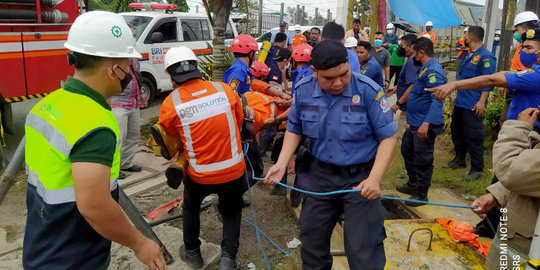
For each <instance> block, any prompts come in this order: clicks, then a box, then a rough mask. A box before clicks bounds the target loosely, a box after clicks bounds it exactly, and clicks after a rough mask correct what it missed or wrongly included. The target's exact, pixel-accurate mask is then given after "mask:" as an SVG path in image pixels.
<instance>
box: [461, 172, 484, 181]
mask: <svg viewBox="0 0 540 270" xmlns="http://www.w3.org/2000/svg"><path fill="white" fill-rule="evenodd" d="M483 175H484V173H482V172H480V171H468V172H467V173H466V174H465V175H463V179H465V181H474V180H478V179H480V178H482V176H483Z"/></svg>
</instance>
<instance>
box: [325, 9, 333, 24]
mask: <svg viewBox="0 0 540 270" xmlns="http://www.w3.org/2000/svg"><path fill="white" fill-rule="evenodd" d="M331 19H332V14H330V9H328V10H327V11H326V20H327V21H326V23H329V22H330V20H331Z"/></svg>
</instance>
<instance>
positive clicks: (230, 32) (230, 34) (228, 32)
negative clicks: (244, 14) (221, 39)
mask: <svg viewBox="0 0 540 270" xmlns="http://www.w3.org/2000/svg"><path fill="white" fill-rule="evenodd" d="M225 39H234V33H233V30H232V27H231V23H227V29H225Z"/></svg>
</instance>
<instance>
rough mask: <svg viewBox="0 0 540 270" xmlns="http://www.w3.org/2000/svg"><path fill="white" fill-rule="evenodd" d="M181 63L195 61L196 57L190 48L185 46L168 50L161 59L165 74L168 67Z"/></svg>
mask: <svg viewBox="0 0 540 270" xmlns="http://www.w3.org/2000/svg"><path fill="white" fill-rule="evenodd" d="M182 61H197V56H196V55H195V53H194V52H193V51H192V50H191V49H190V48H188V47H185V46H180V47H173V48H170V49H169V50H168V51H167V53H166V54H165V58H164V59H163V64H164V65H165V72H167V68H168V67H170V66H172V65H174V64H176V63H180V62H182Z"/></svg>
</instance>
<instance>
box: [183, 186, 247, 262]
mask: <svg viewBox="0 0 540 270" xmlns="http://www.w3.org/2000/svg"><path fill="white" fill-rule="evenodd" d="M244 182H245V179H244V176H243V175H242V177H240V178H238V179H236V180H234V181H231V182H227V183H223V184H215V185H202V184H199V183H196V182H194V181H193V180H191V179H189V177H187V179H186V181H184V184H185V188H184V206H183V226H184V244H185V246H186V249H190V250H193V249H197V248H199V247H200V246H201V241H200V240H199V234H200V227H201V220H200V213H201V203H202V201H203V199H204V198H205V197H206V196H208V195H210V194H213V193H217V194H218V196H219V206H218V209H219V213H220V214H221V216H222V217H223V240H222V241H221V250H222V256H225V257H229V258H233V259H234V258H236V254H237V253H238V246H239V237H240V222H241V218H242V193H243V192H244V189H243V187H244Z"/></svg>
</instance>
